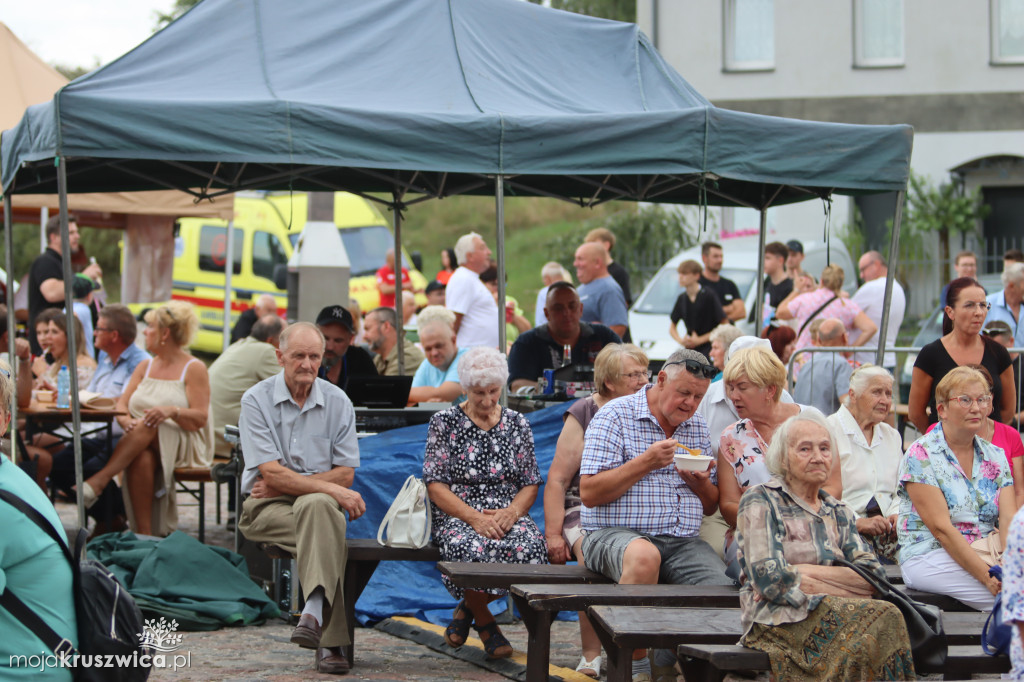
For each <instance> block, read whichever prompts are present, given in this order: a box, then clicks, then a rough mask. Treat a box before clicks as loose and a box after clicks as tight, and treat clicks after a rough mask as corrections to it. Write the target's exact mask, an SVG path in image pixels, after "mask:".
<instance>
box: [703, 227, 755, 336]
mask: <svg viewBox="0 0 1024 682" xmlns="http://www.w3.org/2000/svg"><path fill="white" fill-rule="evenodd" d="M700 258H701V260H702V261H704V271H703V272H702V273H701V275H700V286H701V288H702V289H708V290H709V291H712V292H713V293H714V294H715V295H717V296H718V302H719V303H721V304H722V310H724V311H725V314H726V315H727V316H728V317H729V319H730V320H732V321H734V322H735V321H737V320H742V319H743V318H744V317H746V316H747V307H746V305H745V304H744V303H743V298H742V297H741V296H740V290H739V287H737V286H736V282H734V281H732V280H731V279H729V278H727V277H722V276H721V275H720V274H719V273H720V272H721V271H722V261H723V259H724V256H723V254H722V245H721V244H716V243H715V242H704V243H703V244H701V247H700Z"/></svg>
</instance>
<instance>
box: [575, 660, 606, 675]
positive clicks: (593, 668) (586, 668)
mask: <svg viewBox="0 0 1024 682" xmlns="http://www.w3.org/2000/svg"><path fill="white" fill-rule="evenodd" d="M576 672H578V673H582V674H583V675H586V676H587V677H593V678H594V679H595V680H596V679H598V678H599V677H601V654H598V655H597V656H594V658H593V659H591V660H589V661H588V660H587V657H586V656H580V664H579V665H577V666H576Z"/></svg>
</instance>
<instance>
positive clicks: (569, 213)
mask: <svg viewBox="0 0 1024 682" xmlns="http://www.w3.org/2000/svg"><path fill="white" fill-rule="evenodd" d="M633 206H634V204H632V203H610V204H603V205H601V206H597V207H595V208H593V209H590V208H581V207H579V206H575V205H573V204H570V203H567V202H564V201H558V200H557V199H535V198H524V197H512V198H506V199H505V266H506V269H507V271H508V293H509V295H510V296H513V297H515V298H516V300H517V301H519V305H520V306H521V307H522V308H523V310H524V311H525V314H526V317H527V318H528V319H530V320H532V319H533V308H534V302H535V300H536V298H537V292H538V291H540V289H541V288H542V287H543V283H542V282H541V279H540V269H541V267H542V266H543V265H544V263H546V262H548V261H549V260H555V261H558V262H560V263H561V264H562V265H564V266H565V267H567V268H569V270H570V271H571V272H574V271H573V269H572V257H573V253H572V251H568V252H566V251H564V248H563V249H562V252H560V253H558V252H555V251H557V250H559V249H558V248H557V247H556V246H555V245H554V244H553V242H554V241H555V240H556V239H557V238H558V237H560V236H563V235H567V234H577V233H578V234H582V233H585V232H586V231H587V230H590V229H592V228H594V227H598V226H600V225H602V224H603V222H604V220H605V219H606V218H607V217H608V216H610V215H611V214H613V213H615V212H617V211H623V210H631V209H632V208H633ZM388 218H389V219H390V216H388ZM470 231H474V232H477V233H479V234H480V235H481V236H483V238H484V240H485V241H486V242H487V245H488V246H489V247H490V248H491V251H493V252H495V257H496V256H497V247H496V244H497V240H496V227H495V208H494V199H493V198H490V197H450V198H447V199H443V200H434V201H425V202H423V203H420V204H416V205H414V206H412V207H410V208H409V210H408V211H407V212H406V213H405V216H404V218H403V222H402V241H403V243H404V244H405V248H406V250H408V251H409V252H410V253H411V252H413V251H419V252H421V253H422V254H423V274H424V275H425V276H426V277H427V279H432V278H433V276H434V275H435V274H436V273H437V271H438V270H439V269H440V268H441V255H440V254H441V251H442V250H443V249H445V248H450V247H453V246H454V245H455V241H456V240H457V239H458V238H459V237H460V236H461V235H463V234H466V233H467V232H470ZM581 240H582V239H581Z"/></svg>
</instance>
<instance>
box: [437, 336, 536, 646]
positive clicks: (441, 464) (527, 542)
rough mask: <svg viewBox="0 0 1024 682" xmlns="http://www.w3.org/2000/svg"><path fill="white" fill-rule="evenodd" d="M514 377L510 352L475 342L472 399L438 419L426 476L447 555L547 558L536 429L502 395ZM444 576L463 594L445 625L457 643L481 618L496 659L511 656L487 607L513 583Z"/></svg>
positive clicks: (470, 365) (465, 364) (465, 371)
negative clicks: (472, 586) (492, 584)
mask: <svg viewBox="0 0 1024 682" xmlns="http://www.w3.org/2000/svg"><path fill="white" fill-rule="evenodd" d="M506 381H508V363H507V362H506V360H505V356H504V354H502V353H501V352H500V351H498V350H497V349H495V348H488V347H485V346H478V347H476V348H472V349H470V350H469V351H468V352H467V353H466V354H465V355H464V356H462V359H461V360H460V361H459V383H460V384H461V385H462V388H463V391H464V392H465V393H466V401H465V402H464V403H462V404H461V405H458V406H454V407H451V408H449V409H447V410H443V411H441V412H438V413H437V414H435V415H434V416H433V417H432V418H431V419H430V428H429V430H428V432H427V447H426V454H425V455H424V461H423V481H424V482H425V483H426V484H427V494H428V495H429V497H430V501H431V502H432V505H431V513H432V515H433V536H434V543H435V544H436V545H437V547H438V549H439V550H440V553H441V560H442V561H482V562H489V563H519V564H544V563H547V547H546V545H545V544H544V535H543V534H542V533H541V532H540V529H539V528H537V524H535V523H534V522H533V519H531V518H530V516H529V510H530V507H531V506H532V505H533V502H534V500H535V499H536V498H537V490H538V488H539V487H540V483H541V477H540V470H539V468H538V466H537V458H536V456H535V455H534V451H533V432H532V431H531V430H530V425H529V423H528V422H527V421H526V418H525V417H523V415H521V414H519V413H518V412H514V411H512V410H509V409H506V408H503V407H502V406H501V404H500V403H499V402H498V400H499V398H500V397H501V391H502V389H503V388H504V387H505V383H506ZM441 580H442V582H444V586H445V588H447V590H448V592H449V593H450V594H451V595H452V596H453V597H455V598H457V599H460V600H461V601H459V604H458V605H457V606H456V607H455V612H454V614H453V616H452V621H451V623H450V624H449V625H448V628H447V629H446V630H445V634H444V638H445V641H446V642H447V643H448V644H449V646H453V647H459V646H462V645H463V644H464V643H465V642H466V638H467V637H468V636H469V628H470V625H471V624H473V623H474V621H475V628H476V630H477V632H479V633H480V639H481V641H482V642H483V645H484V649H485V651H486V652H487V656H488V657H489V658H507V657H509V656H511V655H512V646H511V645H510V644H509V642H508V640H507V639H506V638H505V636H504V635H503V634H502V633H501V630H499V629H498V624H497V623H496V622H495V621H494V616H492V615H491V612H490V611H489V610H488V609H487V603H488V602H490V601H493V600H494V599H497V598H498V597H500V596H503V595H504V594H505V593H506V590H503V589H497V588H494V589H487V590H463V588H461V587H456V586H455V585H453V584H452V582H451V581H450V580H449V579H448V577H447V576H441Z"/></svg>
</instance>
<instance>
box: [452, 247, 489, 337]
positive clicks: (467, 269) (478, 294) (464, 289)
mask: <svg viewBox="0 0 1024 682" xmlns="http://www.w3.org/2000/svg"><path fill="white" fill-rule="evenodd" d="M455 257H456V258H457V259H458V260H459V267H458V268H457V269H456V270H455V272H453V273H452V276H451V278H450V279H449V280H448V286H447V288H446V289H445V305H446V306H447V307H448V309H449V310H451V311H452V312H453V313H455V325H454V328H455V333H456V339H457V343H458V346H459V348H472V347H473V346H490V347H491V348H497V347H498V304H497V303H495V301H494V297H493V296H491V292H490V291H488V289H487V287H486V286H485V285H484V283H483V282H481V281H480V273H481V272H483V271H484V270H486V269H487V268H488V266H489V265H490V261H491V250H490V249H489V248H487V244H486V243H485V242H484V240H483V237H481V236H480V235H478V234H477V233H476V232H470V233H469V234H465V235H462V236H461V237H459V240H458V241H457V242H455Z"/></svg>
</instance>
